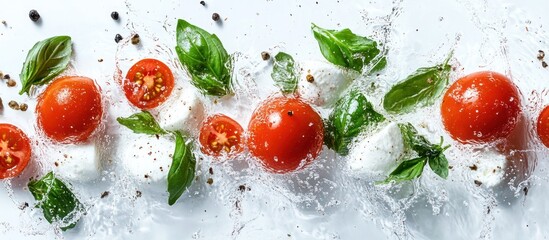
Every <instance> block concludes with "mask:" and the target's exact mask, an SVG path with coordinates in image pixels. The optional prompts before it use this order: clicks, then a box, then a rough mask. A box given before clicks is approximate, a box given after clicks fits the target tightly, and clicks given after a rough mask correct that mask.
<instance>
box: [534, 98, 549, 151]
mask: <svg viewBox="0 0 549 240" xmlns="http://www.w3.org/2000/svg"><path fill="white" fill-rule="evenodd" d="M536 131H537V133H538V137H539V139H540V140H541V142H542V143H543V145H545V146H546V147H548V148H549V106H546V107H545V108H544V109H543V111H541V113H540V114H539V117H538V123H537V128H536Z"/></svg>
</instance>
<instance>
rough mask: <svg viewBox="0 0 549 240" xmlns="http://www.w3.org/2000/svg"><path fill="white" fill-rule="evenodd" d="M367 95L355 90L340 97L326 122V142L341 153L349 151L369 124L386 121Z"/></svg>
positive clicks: (344, 153)
mask: <svg viewBox="0 0 549 240" xmlns="http://www.w3.org/2000/svg"><path fill="white" fill-rule="evenodd" d="M384 120H385V118H384V117H383V115H381V114H379V113H377V112H376V111H375V110H374V108H373V106H372V104H371V103H370V102H368V100H367V99H366V97H365V96H364V95H363V94H362V93H360V92H358V91H356V90H353V91H351V92H350V93H349V94H347V95H345V96H344V97H343V98H341V99H339V100H338V101H337V102H336V104H335V107H334V110H333V111H332V113H331V114H330V116H329V118H328V121H327V123H326V134H325V143H326V146H328V147H329V148H331V149H334V150H335V151H336V152H337V153H339V154H340V155H343V156H345V155H347V154H348V153H349V144H350V143H351V141H352V140H353V139H354V138H355V137H356V136H358V134H359V133H360V132H361V131H362V130H363V129H364V128H365V127H367V126H372V125H374V124H376V123H379V122H382V121H384Z"/></svg>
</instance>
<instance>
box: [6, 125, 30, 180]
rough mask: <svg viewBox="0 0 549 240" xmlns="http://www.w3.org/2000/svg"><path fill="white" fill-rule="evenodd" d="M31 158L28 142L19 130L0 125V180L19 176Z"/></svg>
mask: <svg viewBox="0 0 549 240" xmlns="http://www.w3.org/2000/svg"><path fill="white" fill-rule="evenodd" d="M30 157H31V146H30V140H29V138H28V137H27V135H25V133H24V132H23V131H21V129H19V128H17V127H16V126H13V125H11V124H7V123H0V179H4V178H12V177H16V176H19V174H21V172H23V170H24V169H25V167H27V164H28V163H29V160H30Z"/></svg>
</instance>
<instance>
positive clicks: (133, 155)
mask: <svg viewBox="0 0 549 240" xmlns="http://www.w3.org/2000/svg"><path fill="white" fill-rule="evenodd" d="M174 150H175V140H174V139H172V138H171V135H167V136H159V137H156V136H149V135H144V134H127V135H123V136H121V138H120V139H119V141H118V146H117V150H116V156H117V157H118V158H119V160H120V163H121V164H122V167H123V169H124V170H125V171H126V172H127V173H128V175H130V176H131V177H133V178H134V179H136V180H137V181H139V182H145V183H151V182H165V181H166V179H167V176H168V172H169V170H170V166H171V163H172V154H173V152H174Z"/></svg>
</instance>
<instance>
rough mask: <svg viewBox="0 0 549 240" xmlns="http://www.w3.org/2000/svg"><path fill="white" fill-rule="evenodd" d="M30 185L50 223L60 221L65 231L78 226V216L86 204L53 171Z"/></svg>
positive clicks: (30, 189)
mask: <svg viewBox="0 0 549 240" xmlns="http://www.w3.org/2000/svg"><path fill="white" fill-rule="evenodd" d="M28 187H29V191H30V192H31V194H32V195H33V196H34V199H36V201H38V205H37V206H38V207H40V208H42V212H43V213H44V218H46V220H48V222H49V223H53V222H58V223H59V224H60V225H61V230H63V231H66V230H68V229H71V228H73V227H75V226H76V224H77V223H78V220H79V218H78V219H76V218H77V217H79V216H78V214H79V213H80V212H82V211H83V210H84V206H83V205H82V204H81V203H80V202H79V201H78V199H77V198H76V196H75V195H74V194H73V193H72V192H71V190H70V189H69V188H68V187H67V185H65V184H64V183H63V182H62V181H61V180H59V179H57V178H56V177H55V176H54V175H53V173H52V172H50V173H48V174H46V175H45V176H44V177H43V178H42V179H40V180H33V181H30V182H29V184H28Z"/></svg>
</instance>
